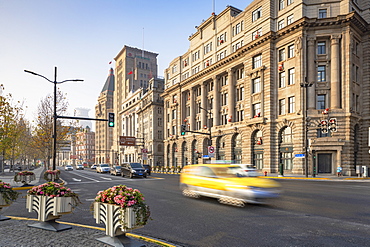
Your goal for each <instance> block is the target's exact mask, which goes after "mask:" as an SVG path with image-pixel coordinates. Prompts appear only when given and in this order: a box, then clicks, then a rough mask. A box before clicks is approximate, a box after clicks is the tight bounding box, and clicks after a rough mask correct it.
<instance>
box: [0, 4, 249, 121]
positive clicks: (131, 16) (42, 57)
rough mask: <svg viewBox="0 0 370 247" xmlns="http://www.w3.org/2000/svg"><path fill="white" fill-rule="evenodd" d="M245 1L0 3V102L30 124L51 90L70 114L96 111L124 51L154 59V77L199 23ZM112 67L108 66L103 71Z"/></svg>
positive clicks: (185, 44)
mask: <svg viewBox="0 0 370 247" xmlns="http://www.w3.org/2000/svg"><path fill="white" fill-rule="evenodd" d="M251 2H252V0H244V1H243V0H186V1H179V0H167V1H164V0H156V1H153V0H141V1H135V0H131V1H128V0H63V1H62V0H59V1H58V0H0V84H3V85H4V87H5V90H4V91H3V92H2V94H3V95H7V94H11V95H12V97H13V99H14V100H15V101H20V102H23V106H24V113H25V116H26V119H28V120H29V121H32V120H34V119H36V116H37V107H38V105H39V104H40V101H41V100H42V99H44V98H45V97H47V96H48V95H52V94H53V90H54V84H53V83H51V82H49V81H47V80H46V79H44V78H42V77H38V76H34V75H31V74H29V73H25V72H24V70H29V71H33V72H35V73H37V74H40V75H43V76H45V77H46V78H48V79H49V80H50V81H54V76H55V74H54V70H55V69H54V68H55V67H57V80H56V81H57V82H61V81H64V80H70V79H82V80H84V81H83V82H64V83H61V84H58V88H59V89H60V90H61V91H62V92H63V93H65V94H66V99H67V101H68V103H69V109H68V112H67V114H66V115H67V116H73V112H74V109H75V108H85V109H90V112H89V117H91V118H94V117H95V111H94V109H95V105H96V104H97V99H98V97H99V94H100V92H101V90H102V88H103V86H104V83H105V81H106V79H107V77H108V73H109V69H110V68H111V67H113V68H114V57H115V56H116V55H117V54H118V53H119V52H120V51H121V49H122V48H123V47H124V46H125V45H128V46H131V47H137V48H140V49H144V50H148V51H151V52H155V53H158V54H159V55H158V57H157V59H158V75H159V76H163V71H164V69H165V68H167V67H168V65H169V63H170V62H171V61H172V60H173V59H175V58H176V57H178V56H180V55H182V54H184V53H185V52H186V51H187V50H188V49H189V44H190V43H189V40H188V37H189V35H191V34H192V33H195V32H196V28H195V26H199V25H200V24H201V23H202V20H206V19H207V18H209V17H210V16H211V13H212V12H213V10H214V12H215V13H216V14H219V13H220V12H222V11H223V10H224V9H225V8H226V6H227V5H231V6H233V7H236V8H238V9H241V10H244V9H245V8H246V7H247V6H248V5H249V4H250V3H251ZM110 62H112V63H111V64H109V63H110Z"/></svg>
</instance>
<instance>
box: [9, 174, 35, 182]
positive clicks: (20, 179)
mask: <svg viewBox="0 0 370 247" xmlns="http://www.w3.org/2000/svg"><path fill="white" fill-rule="evenodd" d="M34 180H36V176H35V174H32V175H19V174H17V175H15V177H14V181H15V182H22V183H24V184H29V183H31V182H32V181H34Z"/></svg>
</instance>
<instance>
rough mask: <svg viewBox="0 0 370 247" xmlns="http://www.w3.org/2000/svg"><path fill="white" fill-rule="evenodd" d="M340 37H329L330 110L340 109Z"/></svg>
mask: <svg viewBox="0 0 370 247" xmlns="http://www.w3.org/2000/svg"><path fill="white" fill-rule="evenodd" d="M340 38H341V35H332V36H331V70H330V72H331V73H330V81H331V85H330V108H334V109H335V108H336V109H338V108H340V47H339V42H340Z"/></svg>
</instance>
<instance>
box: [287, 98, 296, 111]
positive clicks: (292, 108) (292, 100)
mask: <svg viewBox="0 0 370 247" xmlns="http://www.w3.org/2000/svg"><path fill="white" fill-rule="evenodd" d="M288 104H289V109H288V113H294V112H295V97H294V96H293V97H289V98H288Z"/></svg>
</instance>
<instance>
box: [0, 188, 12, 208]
mask: <svg viewBox="0 0 370 247" xmlns="http://www.w3.org/2000/svg"><path fill="white" fill-rule="evenodd" d="M8 206H10V204H7V203H6V202H5V199H4V198H3V194H2V193H1V192H0V210H1V208H2V207H8Z"/></svg>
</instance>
